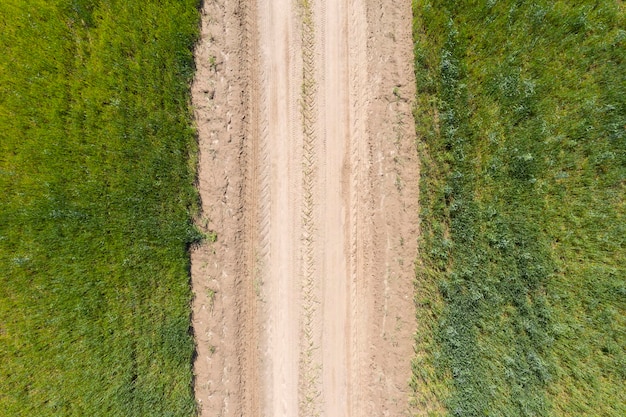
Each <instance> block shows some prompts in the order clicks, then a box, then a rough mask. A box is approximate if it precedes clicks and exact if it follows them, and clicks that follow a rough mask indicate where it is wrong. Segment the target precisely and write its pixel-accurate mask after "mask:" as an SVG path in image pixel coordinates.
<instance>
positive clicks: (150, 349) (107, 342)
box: [0, 0, 198, 417]
mask: <svg viewBox="0 0 626 417" xmlns="http://www.w3.org/2000/svg"><path fill="white" fill-rule="evenodd" d="M197 3H198V2H197V0H183V1H175V0H161V1H156V0H144V1H133V0H72V1H61V0H51V1H42V0H28V1H26V0H6V1H2V2H0V50H1V51H2V54H1V56H0V195H1V197H0V199H1V200H0V201H1V204H0V415H2V416H12V417H14V416H139V415H150V416H189V415H192V414H193V413H194V410H195V403H194V398H193V392H192V388H191V384H192V370H191V359H192V354H193V340H192V337H191V335H190V333H189V314H190V309H189V303H190V289H189V278H188V277H189V274H188V269H189V265H188V263H189V260H188V251H187V250H188V246H189V245H190V243H192V242H194V241H195V240H197V239H198V233H197V232H196V231H195V229H194V228H193V227H192V224H191V221H190V216H191V214H192V213H193V212H194V210H195V207H196V200H197V197H196V194H195V191H194V187H193V181H194V169H193V168H194V166H193V165H194V162H193V161H194V154H195V151H196V144H195V138H194V131H193V129H192V127H191V123H190V121H191V114H190V110H189V82H190V79H191V76H192V73H193V57H192V46H193V43H194V41H195V38H196V36H197V24H198V10H197V6H198V5H197Z"/></svg>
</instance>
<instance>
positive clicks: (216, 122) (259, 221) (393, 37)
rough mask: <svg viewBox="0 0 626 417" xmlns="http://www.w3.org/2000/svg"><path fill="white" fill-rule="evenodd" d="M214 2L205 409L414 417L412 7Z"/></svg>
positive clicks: (207, 51)
mask: <svg viewBox="0 0 626 417" xmlns="http://www.w3.org/2000/svg"><path fill="white" fill-rule="evenodd" d="M402 3H403V4H401V5H399V4H398V2H395V1H392V0H382V1H376V2H374V1H373V0H337V1H330V0H300V1H297V2H296V1H291V0H257V1H256V2H254V1H244V0H242V1H240V2H239V3H238V4H233V2H228V1H225V0H216V1H213V2H206V3H205V5H204V9H203V27H202V28H203V29H202V39H201V41H200V43H199V45H198V47H197V51H196V61H197V67H198V71H197V75H196V80H195V82H194V86H193V102H194V107H195V109H196V118H197V120H198V131H199V138H200V160H199V189H200V194H201V197H202V208H203V217H202V218H201V219H198V223H199V224H200V226H201V227H205V228H206V229H207V230H213V231H215V232H217V235H218V240H217V242H215V243H213V244H206V245H203V246H201V247H200V248H198V249H196V250H195V251H194V253H193V254H192V285H193V288H194V294H195V300H194V306H193V313H194V316H193V325H194V331H195V334H196V339H197V345H198V348H197V353H198V356H197V358H196V361H195V375H196V381H195V390H196V396H197V398H198V402H199V404H200V405H201V415H203V416H250V417H252V416H260V415H265V416H268V417H279V416H284V417H294V416H303V417H308V416H328V417H340V416H346V417H350V416H352V417H357V416H358V417H360V416H401V415H410V410H409V405H408V404H409V390H408V380H409V377H410V373H411V367H410V360H411V357H412V334H413V332H414V331H415V326H416V324H415V320H414V306H413V302H412V292H413V286H412V280H413V259H414V258H415V256H416V238H417V232H418V229H417V226H418V225H417V181H418V166H417V161H416V155H415V149H414V136H413V135H414V128H413V122H412V116H411V98H412V97H413V95H414V80H413V72H412V66H411V65H412V56H411V54H412V46H411V26H410V25H411V7H410V2H409V1H403V2H402Z"/></svg>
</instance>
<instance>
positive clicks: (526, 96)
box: [412, 0, 626, 417]
mask: <svg viewBox="0 0 626 417" xmlns="http://www.w3.org/2000/svg"><path fill="white" fill-rule="evenodd" d="M413 10H414V40H415V64H416V77H417V88H418V95H417V106H416V111H415V117H416V122H417V131H418V139H419V143H418V145H419V148H420V153H421V158H422V164H423V165H422V183H421V187H422V195H421V207H422V208H421V210H422V212H421V218H422V229H423V234H422V238H421V258H420V260H419V262H418V268H417V280H416V291H417V292H416V294H417V295H416V303H417V305H418V321H419V331H418V334H417V337H416V345H417V349H416V350H417V355H416V358H415V360H414V369H413V371H414V372H413V380H412V384H413V387H414V389H415V393H416V398H415V401H416V403H417V404H418V406H419V407H418V409H419V410H420V411H419V414H420V415H453V416H615V417H618V416H624V415H626V390H625V389H624V387H625V386H626V352H625V349H626V218H625V214H626V207H625V198H624V197H625V192H624V191H625V185H626V6H625V3H624V2H622V1H617V0H603V1H590V0H581V1H577V2H572V1H543V0H535V1H525V2H524V1H514V0H489V1H476V0H464V1H463V0H462V1H454V2H452V1H440V0H413Z"/></svg>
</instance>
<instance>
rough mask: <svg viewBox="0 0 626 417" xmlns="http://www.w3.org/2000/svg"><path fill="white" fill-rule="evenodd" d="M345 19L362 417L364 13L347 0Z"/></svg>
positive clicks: (354, 387)
mask: <svg viewBox="0 0 626 417" xmlns="http://www.w3.org/2000/svg"><path fill="white" fill-rule="evenodd" d="M348 9H349V13H348V19H349V23H348V26H349V36H348V42H349V47H348V50H349V57H348V66H349V72H350V77H349V78H350V79H349V83H350V87H349V88H350V106H349V108H350V122H351V124H350V127H349V131H350V144H349V154H350V174H351V175H350V187H349V188H350V205H349V207H350V214H349V222H350V232H349V233H350V236H349V242H350V259H349V262H350V277H349V288H350V299H349V308H350V318H349V320H350V346H349V348H348V349H349V351H350V365H351V366H350V371H349V372H350V376H349V381H350V385H349V388H348V389H349V392H350V397H351V401H350V404H351V406H350V409H349V410H348V412H349V415H353V416H361V415H364V414H363V410H362V409H361V408H360V406H361V404H363V401H362V393H363V389H361V387H360V384H361V383H362V381H363V374H362V372H361V366H360V364H361V362H362V359H361V351H360V346H362V345H365V343H366V342H367V340H365V339H363V335H364V334H365V333H364V332H363V331H362V329H361V327H362V323H363V321H364V320H363V312H362V311H361V310H362V308H361V305H360V304H359V295H360V292H362V290H363V288H364V287H365V284H366V283H364V282H363V280H364V279H365V276H364V269H363V262H364V254H363V247H364V243H365V239H363V236H362V234H363V232H364V231H365V230H366V227H364V225H363V219H365V218H367V216H368V213H367V212H366V210H367V205H365V204H363V203H364V201H365V199H364V196H365V195H366V194H367V189H368V187H369V185H368V183H367V180H366V179H365V178H364V174H366V173H367V169H368V167H367V166H366V162H367V160H368V155H367V142H368V140H367V133H366V125H365V122H366V117H365V116H366V115H367V113H366V111H367V100H366V85H367V65H366V63H367V30H366V24H367V23H366V22H365V16H366V13H365V9H364V7H363V5H362V3H361V1H360V0H349V2H348Z"/></svg>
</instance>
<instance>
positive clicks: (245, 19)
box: [238, 0, 269, 415]
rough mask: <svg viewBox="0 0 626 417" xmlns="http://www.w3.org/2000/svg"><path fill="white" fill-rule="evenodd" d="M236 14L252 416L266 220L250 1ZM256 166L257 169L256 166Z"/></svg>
mask: <svg viewBox="0 0 626 417" xmlns="http://www.w3.org/2000/svg"><path fill="white" fill-rule="evenodd" d="M238 6H239V10H238V13H239V17H240V19H241V22H242V33H243V36H242V41H241V43H242V50H241V55H240V57H241V58H240V59H241V61H242V63H241V64H240V65H241V68H242V70H243V72H244V73H245V74H246V77H245V79H246V81H247V88H245V89H244V92H243V94H244V109H245V113H244V118H243V120H244V135H245V136H244V150H243V155H242V156H243V159H244V160H243V161H242V162H243V163H242V166H243V167H244V170H245V174H244V179H245V181H244V183H243V184H242V194H243V201H244V202H245V208H246V210H244V213H245V215H244V216H245V219H246V221H245V224H246V228H245V244H246V245H247V247H248V250H247V255H246V256H245V259H244V265H245V273H244V277H245V278H244V282H243V284H244V288H245V290H244V292H243V293H244V294H245V297H244V299H243V300H241V303H240V305H241V306H242V307H241V308H242V310H243V312H242V314H243V316H244V317H243V320H241V328H240V334H239V338H240V345H243V346H244V352H243V353H244V354H243V355H242V357H241V359H240V360H241V369H242V372H241V373H242V375H241V377H242V381H241V385H242V398H241V402H242V408H243V412H244V415H256V414H258V412H259V409H260V401H259V397H260V389H259V387H260V386H261V384H260V378H259V363H258V357H259V346H258V341H259V330H258V329H259V322H258V319H259V317H258V306H257V291H256V288H257V286H258V285H259V284H258V282H259V280H261V279H262V278H261V277H262V275H261V272H262V271H261V270H260V268H259V265H262V264H263V263H262V259H263V257H264V256H265V255H266V253H267V249H266V247H265V246H264V245H263V243H264V242H263V240H264V236H265V235H266V233H267V230H268V229H269V224H266V223H265V222H263V221H259V220H260V218H262V213H263V210H264V208H265V207H264V205H263V200H261V201H260V200H259V198H258V190H259V188H261V189H262V187H260V185H261V184H262V183H263V167H264V166H266V165H267V164H266V163H264V162H265V161H264V160H263V155H264V150H265V146H264V141H263V138H264V137H265V135H264V134H263V130H261V131H259V124H260V123H259V118H260V117H259V114H260V110H259V103H258V97H259V88H258V79H259V74H258V69H259V65H258V55H257V51H258V29H257V21H258V19H257V13H256V1H250V0H240V1H239V3H238ZM259 167H261V168H259Z"/></svg>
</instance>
